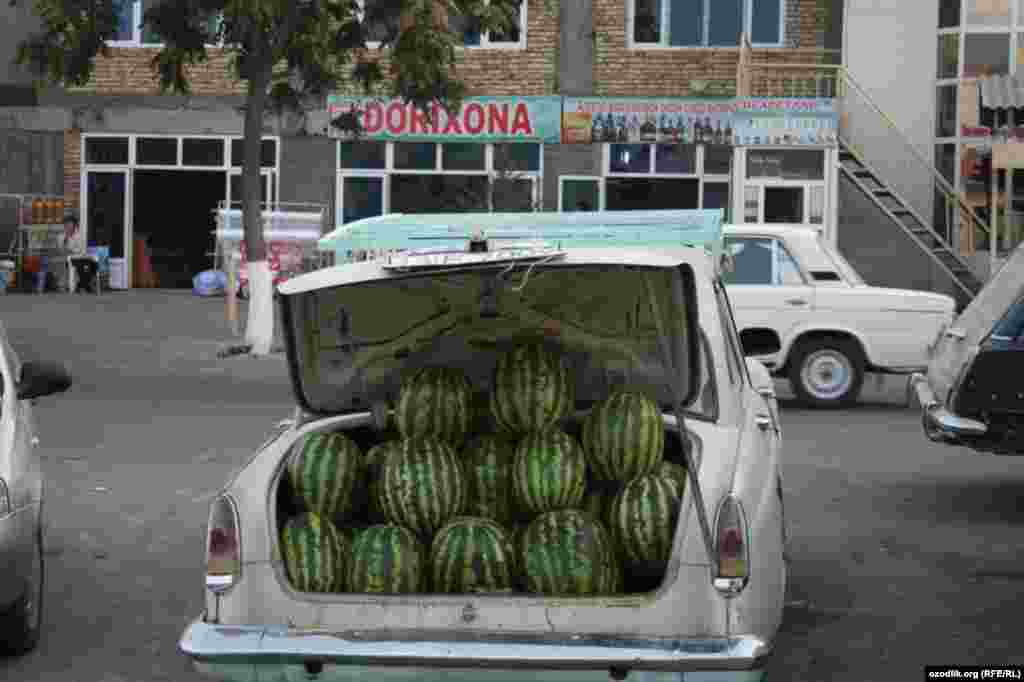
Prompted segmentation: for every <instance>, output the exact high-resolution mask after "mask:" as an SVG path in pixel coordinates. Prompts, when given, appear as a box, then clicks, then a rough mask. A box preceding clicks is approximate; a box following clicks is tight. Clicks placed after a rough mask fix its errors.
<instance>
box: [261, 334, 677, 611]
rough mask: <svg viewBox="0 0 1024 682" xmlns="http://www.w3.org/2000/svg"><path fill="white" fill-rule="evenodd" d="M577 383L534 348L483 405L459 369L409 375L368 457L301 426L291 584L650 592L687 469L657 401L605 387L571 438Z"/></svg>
mask: <svg viewBox="0 0 1024 682" xmlns="http://www.w3.org/2000/svg"><path fill="white" fill-rule="evenodd" d="M574 385H575V384H574V382H573V381H572V377H571V373H570V370H569V367H568V365H567V363H566V362H565V360H564V358H563V357H562V356H561V355H560V354H559V353H557V352H555V351H553V350H551V349H550V348H548V347H547V346H545V345H543V344H541V343H539V342H536V343H533V342H531V343H526V344H523V345H521V346H518V347H516V348H514V349H512V350H510V351H508V352H506V353H504V354H503V355H501V356H500V357H499V359H498V363H497V367H496V369H495V372H494V376H493V382H492V385H491V386H490V387H489V392H488V394H487V400H486V401H481V400H479V399H478V398H477V396H476V395H475V393H474V387H473V385H472V383H471V382H470V381H469V379H468V378H467V377H466V376H465V375H464V374H463V373H462V372H461V371H460V370H458V369H454V368H451V367H424V368H420V369H418V370H417V371H415V372H413V373H412V374H410V375H409V376H407V377H406V379H405V380H404V381H403V383H402V386H401V391H400V394H399V400H398V402H397V405H396V408H395V410H394V430H393V432H392V433H391V434H390V437H389V438H387V439H385V440H384V442H381V443H379V444H377V445H375V446H373V447H371V448H370V449H369V450H368V451H367V452H362V451H361V449H360V447H359V446H358V445H357V444H356V443H355V442H354V441H353V440H351V439H350V438H348V437H347V436H345V435H344V434H343V433H317V434H312V435H308V436H306V437H305V438H304V439H303V440H301V441H300V442H299V443H297V444H296V446H295V448H294V451H293V452H292V454H291V455H290V458H289V460H288V463H287V473H288V476H287V478H288V481H289V484H290V486H291V488H292V493H293V497H294V498H295V499H296V500H299V501H300V503H301V507H302V511H301V512H300V513H298V514H295V515H292V516H290V517H289V518H287V519H286V520H285V522H284V523H283V525H282V529H281V547H282V554H283V556H284V560H285V566H286V568H287V573H288V576H289V579H290V580H291V582H292V585H293V586H294V587H295V589H297V590H300V591H307V592H356V593H382V594H399V593H424V592H431V591H432V592H440V593H449V594H469V593H515V592H523V593H533V594H545V595H561V596H576V595H612V594H622V593H625V592H632V591H642V590H647V589H652V588H653V587H655V586H656V585H657V584H658V583H660V581H661V579H662V577H663V575H664V571H665V567H666V566H667V563H668V559H669V554H670V553H671V548H672V542H673V537H674V534H675V529H676V522H677V519H678V516H679V509H680V504H681V499H682V495H683V491H684V489H685V485H686V471H685V469H684V468H683V467H682V466H680V465H679V464H675V463H672V462H669V461H667V460H666V459H665V456H664V452H665V429H664V425H663V423H662V417H661V411H660V409H659V408H658V405H657V404H656V403H655V402H653V401H652V400H651V399H650V398H648V397H646V396H645V395H643V394H642V393H640V392H636V391H631V390H626V389H617V390H614V391H613V392H612V393H611V394H610V395H608V396H607V397H606V399H605V400H604V401H603V402H601V403H599V404H598V405H597V406H595V407H594V408H593V409H592V410H591V411H590V413H589V414H588V415H587V416H586V417H585V418H584V419H583V421H582V424H581V425H579V426H581V427H582V428H579V429H576V430H575V431H576V432H577V433H578V435H573V434H572V433H570V432H569V430H568V429H570V428H571V424H572V423H573V422H572V420H571V417H572V411H573V409H574V406H575V400H574V395H573V391H574ZM566 425H569V426H566ZM645 578H646V579H647V581H646V582H644V579H645ZM651 578H653V579H654V582H651Z"/></svg>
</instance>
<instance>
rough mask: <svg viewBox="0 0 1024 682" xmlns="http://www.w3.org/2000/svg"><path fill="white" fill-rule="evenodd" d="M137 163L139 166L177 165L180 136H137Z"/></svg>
mask: <svg viewBox="0 0 1024 682" xmlns="http://www.w3.org/2000/svg"><path fill="white" fill-rule="evenodd" d="M135 164H136V165H138V166H177V165H178V138H176V137H140V138H137V139H136V140H135Z"/></svg>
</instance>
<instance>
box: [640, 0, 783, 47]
mask: <svg viewBox="0 0 1024 682" xmlns="http://www.w3.org/2000/svg"><path fill="white" fill-rule="evenodd" d="M629 1H630V2H631V3H632V7H631V10H632V11H631V20H632V24H633V25H632V29H631V37H632V41H633V43H634V44H637V45H661V46H672V47H730V46H737V45H739V44H740V34H742V33H744V32H747V33H749V34H750V36H751V42H752V43H753V44H755V45H781V44H782V24H783V16H784V15H785V4H784V2H785V0H660V1H659V0H629ZM663 2H665V3H667V5H668V6H667V7H666V6H664V5H663V4H662V3H663ZM666 15H667V17H666ZM666 20H667V25H666V23H665V22H666ZM666 28H667V30H665V29H666Z"/></svg>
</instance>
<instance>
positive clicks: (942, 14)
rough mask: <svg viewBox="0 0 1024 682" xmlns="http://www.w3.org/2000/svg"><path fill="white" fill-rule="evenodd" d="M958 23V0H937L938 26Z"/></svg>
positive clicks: (948, 26)
mask: <svg viewBox="0 0 1024 682" xmlns="http://www.w3.org/2000/svg"><path fill="white" fill-rule="evenodd" d="M959 25H960V0H939V28H955V27H957V26H959Z"/></svg>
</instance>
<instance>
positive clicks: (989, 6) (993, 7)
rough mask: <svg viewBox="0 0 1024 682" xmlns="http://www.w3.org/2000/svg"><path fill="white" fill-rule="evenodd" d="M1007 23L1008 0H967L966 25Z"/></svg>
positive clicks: (999, 24)
mask: <svg viewBox="0 0 1024 682" xmlns="http://www.w3.org/2000/svg"><path fill="white" fill-rule="evenodd" d="M1009 23H1010V3H1009V0H1003V1H1002V2H998V1H995V2H994V1H993V0H967V25H968V26H1008V25H1009Z"/></svg>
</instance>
